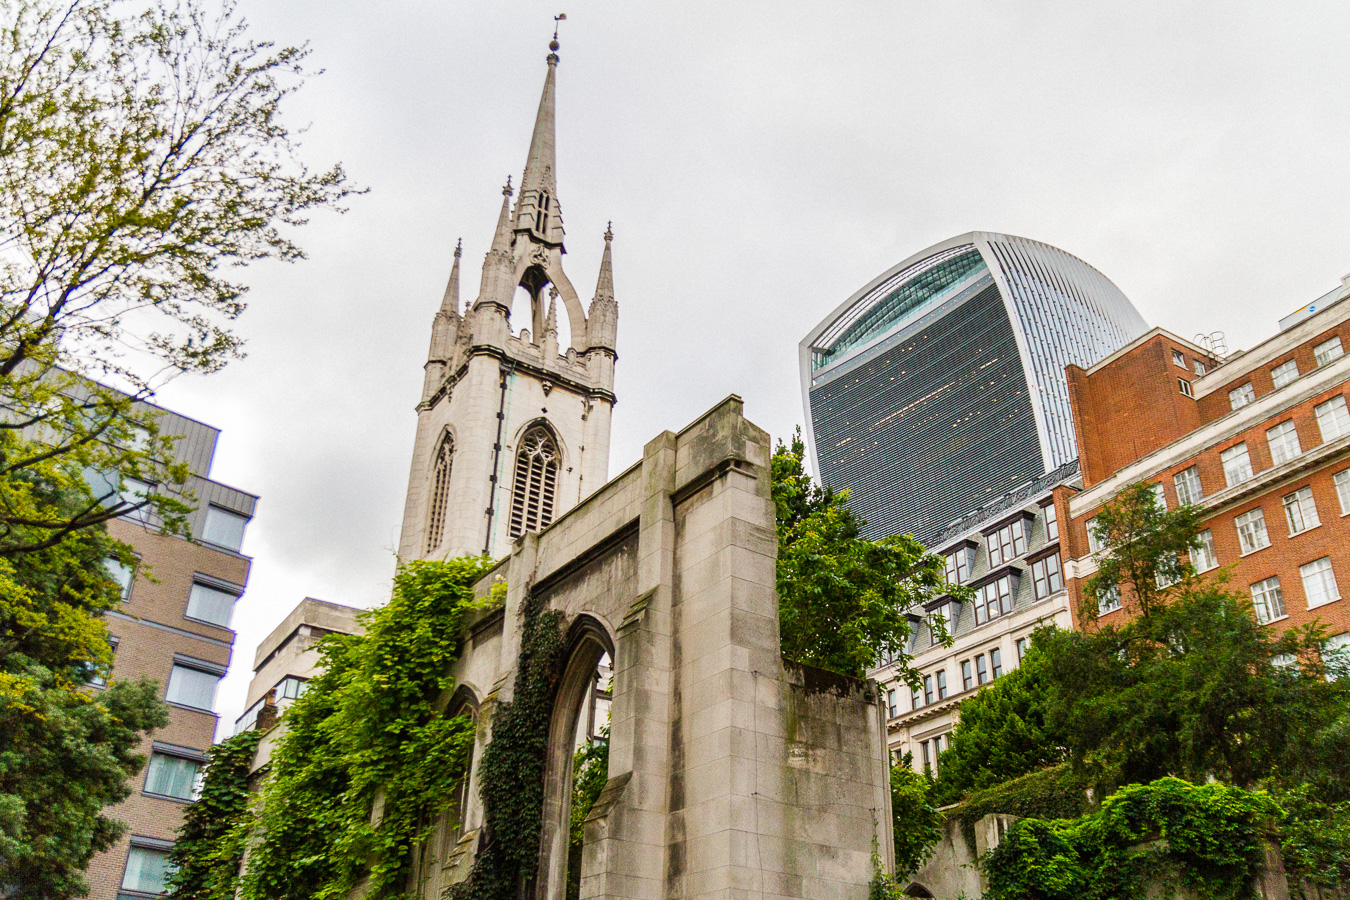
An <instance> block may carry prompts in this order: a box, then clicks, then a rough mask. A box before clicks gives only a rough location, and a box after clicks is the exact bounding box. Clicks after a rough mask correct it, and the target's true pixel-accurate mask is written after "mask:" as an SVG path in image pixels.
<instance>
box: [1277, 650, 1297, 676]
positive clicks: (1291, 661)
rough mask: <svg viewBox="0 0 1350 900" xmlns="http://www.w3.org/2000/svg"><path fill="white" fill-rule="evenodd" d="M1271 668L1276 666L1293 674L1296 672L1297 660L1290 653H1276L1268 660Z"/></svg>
mask: <svg viewBox="0 0 1350 900" xmlns="http://www.w3.org/2000/svg"><path fill="white" fill-rule="evenodd" d="M1270 664H1271V665H1272V666H1278V667H1280V668H1281V669H1289V670H1291V671H1293V672H1297V671H1298V659H1297V658H1296V657H1295V656H1294V654H1292V653H1276V654H1275V655H1274V656H1272V657H1271V658H1270Z"/></svg>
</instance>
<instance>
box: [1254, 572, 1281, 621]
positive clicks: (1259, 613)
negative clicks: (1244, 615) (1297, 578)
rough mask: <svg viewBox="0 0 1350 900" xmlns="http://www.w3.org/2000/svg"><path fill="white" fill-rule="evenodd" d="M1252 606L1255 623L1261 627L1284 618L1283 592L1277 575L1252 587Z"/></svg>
mask: <svg viewBox="0 0 1350 900" xmlns="http://www.w3.org/2000/svg"><path fill="white" fill-rule="evenodd" d="M1252 606H1254V607H1255V608H1256V621H1258V622H1260V623H1261V624H1262V625H1264V624H1266V623H1267V622H1274V621H1275V620H1276V619H1283V618H1284V592H1283V591H1281V590H1280V577H1279V576H1278V575H1272V576H1270V577H1269V578H1267V579H1266V580H1264V581H1258V582H1257V583H1256V584H1254V585H1252Z"/></svg>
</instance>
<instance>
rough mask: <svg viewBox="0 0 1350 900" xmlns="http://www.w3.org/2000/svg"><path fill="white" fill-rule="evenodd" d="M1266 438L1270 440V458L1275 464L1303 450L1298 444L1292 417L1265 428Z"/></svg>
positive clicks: (1291, 457)
mask: <svg viewBox="0 0 1350 900" xmlns="http://www.w3.org/2000/svg"><path fill="white" fill-rule="evenodd" d="M1266 440H1268V441H1270V458H1271V460H1272V461H1273V462H1274V463H1275V465H1277V466H1278V465H1279V464H1280V463H1282V462H1288V461H1289V460H1291V459H1293V458H1294V457H1296V456H1298V455H1299V454H1300V453H1302V452H1303V448H1302V447H1300V446H1299V444H1298V429H1296V428H1295V427H1294V420H1293V419H1290V420H1289V421H1287V422H1281V423H1280V424H1278V425H1276V426H1275V427H1274V428H1267V429H1266Z"/></svg>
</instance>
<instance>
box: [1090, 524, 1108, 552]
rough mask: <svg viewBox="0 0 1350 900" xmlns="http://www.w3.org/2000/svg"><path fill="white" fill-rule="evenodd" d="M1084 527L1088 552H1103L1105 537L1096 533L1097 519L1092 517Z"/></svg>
mask: <svg viewBox="0 0 1350 900" xmlns="http://www.w3.org/2000/svg"><path fill="white" fill-rule="evenodd" d="M1086 525H1087V539H1088V550H1089V551H1090V552H1092V553H1100V552H1101V551H1102V550H1105V549H1106V540H1105V537H1106V536H1105V535H1102V534H1099V533H1098V531H1097V517H1096V516H1093V517H1092V518H1091V519H1088V520H1087V522H1086Z"/></svg>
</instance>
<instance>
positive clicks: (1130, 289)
mask: <svg viewBox="0 0 1350 900" xmlns="http://www.w3.org/2000/svg"><path fill="white" fill-rule="evenodd" d="M561 2H562V0H555V2H554V3H553V4H551V5H541V4H539V3H534V2H513V3H510V4H505V3H500V4H498V3H466V2H453V3H451V2H430V0H428V2H423V3H411V2H394V0H383V2H379V3H374V2H365V3H358V2H348V0H322V2H319V0H242V2H241V3H240V8H241V10H242V11H243V13H244V15H245V16H246V17H247V18H248V20H249V21H250V23H251V24H252V27H253V34H254V36H255V37H265V38H270V39H274V40H276V41H278V42H283V43H300V42H305V41H308V42H309V44H310V46H311V48H312V50H313V55H312V57H311V61H312V63H313V64H314V65H315V66H316V67H318V68H322V69H324V70H326V71H325V72H324V74H322V75H321V76H318V77H316V78H314V79H312V80H311V81H310V82H309V83H308V84H307V85H306V86H305V88H304V89H303V90H302V91H301V92H300V94H299V95H297V96H296V97H295V98H294V102H293V103H292V104H291V107H290V109H289V114H290V117H291V121H292V122H293V123H296V124H303V123H311V128H310V131H309V133H308V135H307V136H306V138H305V142H304V148H305V157H306V159H307V160H309V161H310V162H311V163H312V164H313V165H315V166H323V165H325V164H328V163H330V162H332V161H334V160H341V161H342V162H343V163H344V165H345V166H346V167H347V170H348V171H349V173H350V174H351V176H352V177H353V178H354V179H355V180H356V181H357V182H359V183H361V184H363V185H366V186H368V187H369V188H370V193H369V194H368V195H366V196H362V197H358V198H356V199H355V200H354V201H353V202H352V204H351V211H350V212H349V213H347V214H346V215H344V216H337V215H330V214H320V215H316V216H315V217H314V219H313V222H312V224H311V225H310V226H309V227H308V228H306V229H305V230H304V231H303V232H302V234H301V237H300V242H301V243H302V244H303V245H304V247H305V248H306V249H307V251H308V253H309V259H308V260H307V261H304V262H301V263H298V264H294V265H289V266H287V265H280V264H277V265H264V266H257V267H255V268H254V269H252V270H251V271H250V273H249V277H248V280H249V282H250V283H251V285H252V293H251V294H250V303H251V307H250V309H249V311H248V312H247V313H246V314H245V316H244V318H243V319H242V320H241V321H240V323H239V330H240V332H241V333H242V334H243V336H244V337H245V338H246V339H247V341H248V354H249V355H248V358H246V359H244V360H242V361H240V362H237V363H234V364H232V365H231V366H230V367H229V368H228V369H227V370H226V371H225V372H223V373H221V374H219V375H215V376H210V377H203V378H196V379H182V380H180V381H177V382H174V383H173V384H171V385H169V386H168V387H167V388H166V389H164V390H163V391H162V392H161V394H160V396H159V400H160V402H161V403H162V404H163V405H165V406H168V407H170V408H172V409H175V410H178V411H180V412H182V413H184V414H187V415H190V416H193V417H195V418H198V419H201V420H203V421H206V422H208V423H210V424H212V425H215V426H217V427H219V428H221V429H223V434H222V436H221V440H220V444H219V446H218V448H217V452H216V458H215V467H214V470H213V472H212V475H213V477H214V478H216V479H217V480H219V481H224V482H226V483H227V484H231V485H234V486H236V487H239V488H242V489H244V490H248V491H251V492H253V493H256V494H259V495H260V496H261V498H262V499H261V502H260V504H259V506H258V514H257V518H256V519H255V520H254V522H253V524H252V525H251V526H250V528H249V533H248V536H247V539H246V541H245V545H244V549H245V552H247V553H248V554H249V555H251V556H252V557H253V558H254V565H253V573H252V577H251V579H250V582H249V588H248V593H247V594H246V595H245V597H244V599H243V601H242V602H241V604H240V607H239V609H238V611H237V613H236V616H235V626H236V628H237V630H238V632H239V638H238V642H237V644H236V651H235V659H234V665H233V666H232V669H231V673H230V676H229V677H228V678H227V680H226V682H225V685H224V687H223V688H222V691H221V697H220V702H219V709H220V712H221V717H222V722H223V723H224V725H225V729H227V728H228V727H230V726H232V724H233V721H234V718H235V717H236V716H237V715H238V714H239V712H240V711H241V709H242V705H243V695H244V690H245V687H246V685H247V682H248V679H249V677H250V675H251V671H250V669H251V666H252V661H253V651H254V648H255V647H256V645H257V643H258V641H259V640H260V639H261V638H262V637H263V636H264V635H265V634H266V633H267V632H268V631H269V630H271V629H272V628H273V627H274V626H275V625H276V624H277V623H278V622H279V621H280V620H281V619H282V618H283V617H284V616H285V614H286V613H287V612H289V611H290V609H291V608H292V607H294V605H295V604H296V603H297V602H299V601H300V599H301V598H303V597H305V596H314V597H319V598H322V599H325V600H331V601H335V602H339V603H346V604H351V605H355V606H370V605H374V604H376V603H378V602H380V601H381V600H382V599H384V598H385V597H386V596H387V594H388V588H389V581H390V576H391V574H392V572H393V566H394V555H393V554H394V551H393V548H394V546H395V544H396V542H397V532H398V527H399V520H400V516H401V512H402V507H403V497H404V491H405V488H406V484H407V478H408V464H409V455H410V452H411V446H412V438H413V431H414V426H415V415H414V411H413V406H414V404H415V403H416V402H417V400H418V399H419V391H420V388H421V383H422V363H423V362H424V360H425V358H426V349H427V343H428V337H429V333H430V331H429V329H430V323H431V317H432V315H433V313H434V311H435V309H436V307H437V304H438V302H439V300H440V296H441V292H442V290H443V289H444V285H445V280H446V276H447V274H448V271H449V266H450V260H451V254H452V251H453V248H454V245H455V240H456V239H457V238H459V237H463V239H464V265H465V269H464V288H465V290H464V294H465V296H464V297H463V299H464V300H465V301H466V302H471V301H472V299H473V296H474V294H475V293H476V288H477V284H478V278H479V272H480V268H481V265H482V259H483V255H484V253H486V251H487V249H488V245H489V243H490V239H491V236H492V230H493V226H494V224H495V217H496V213H497V209H498V207H499V204H500V202H501V193H500V188H501V185H502V183H503V182H504V181H505V179H506V176H507V175H511V176H512V177H513V180H514V181H515V182H516V183H518V182H519V179H520V173H521V170H522V169H523V167H524V162H525V152H526V148H527V144H528V140H529V133H530V127H531V123H532V121H533V116H534V111H535V107H536V104H537V103H538V97H539V90H540V87H541V85H542V83H543V77H544V71H545V66H544V56H545V54H546V53H547V46H546V45H547V42H548V39H549V36H550V34H551V30H552V16H553V15H554V14H556V13H558V12H562V11H565V12H566V13H567V15H568V21H567V22H565V23H564V24H563V26H562V32H561V35H560V38H561V41H562V49H561V56H562V62H561V65H560V67H559V73H558V185H559V195H560V196H559V199H560V201H561V203H562V211H563V218H564V223H565V226H566V229H567V248H568V255H567V257H566V260H565V267H566V269H567V272H568V274H569V276H570V278H571V280H572V282H573V283H574V284H575V285H576V287H577V290H578V292H579V293H580V294H581V295H582V296H583V298H589V297H590V295H591V293H592V291H593V290H594V285H595V276H596V271H597V268H598V266H599V259H600V250H601V247H602V241H601V235H602V233H603V232H604V230H605V224H606V222H607V221H609V220H611V219H612V220H613V222H614V233H615V235H616V237H615V241H614V282H615V291H616V294H617V298H618V302H619V362H618V367H617V377H616V382H617V385H616V391H617V394H618V397H619V402H618V405H617V407H616V409H615V414H614V432H613V444H612V451H611V457H610V472H611V473H614V472H618V471H620V470H622V469H623V468H624V467H625V466H627V465H628V464H630V463H632V462H634V461H635V460H636V459H637V458H638V457H639V455H640V453H641V448H642V445H643V444H644V443H645V442H646V441H647V440H649V439H651V438H652V437H653V436H655V435H656V434H657V433H658V432H660V431H662V430H664V429H667V428H669V429H678V428H679V427H681V426H683V425H684V424H686V423H687V422H688V421H689V420H691V419H693V418H694V417H696V416H697V415H699V414H700V413H701V412H703V411H704V410H706V409H707V408H709V407H710V406H712V405H713V404H715V403H716V402H717V401H718V400H720V399H721V398H722V397H724V396H726V395H727V394H729V393H732V392H735V393H738V394H740V395H741V396H742V397H744V398H745V407H746V414H747V415H748V416H749V417H750V418H751V419H752V420H753V421H755V422H756V423H757V424H759V425H761V426H763V427H765V428H767V429H768V430H769V431H770V432H771V433H772V434H774V435H775V436H781V435H784V434H786V433H787V432H789V431H790V429H791V428H792V427H793V426H794V425H796V424H797V423H799V422H801V420H802V415H803V414H802V409H801V400H800V393H799V389H798V374H797V370H796V347H797V342H798V341H799V340H801V338H802V337H803V336H804V335H805V334H806V332H807V331H808V330H810V328H811V327H812V326H813V325H815V324H816V323H817V322H818V321H819V320H820V319H821V318H822V317H823V316H824V315H825V314H826V313H827V312H829V311H830V310H831V309H833V308H834V307H835V306H836V305H838V304H839V303H840V302H842V301H843V300H844V299H846V298H847V297H848V296H849V295H850V294H852V293H853V292H854V291H855V290H857V289H858V288H860V287H861V286H862V285H863V284H864V283H866V282H867V281H869V280H870V279H871V278H873V277H875V276H876V275H878V274H880V273H881V272H882V271H884V270H885V269H887V268H889V267H890V266H892V265H894V264H895V263H897V262H899V261H900V260H901V259H903V258H905V257H907V256H909V255H911V254H913V253H915V252H918V251H919V250H922V249H924V248H925V247H928V246H929V245H931V244H934V243H936V242H938V241H941V240H943V239H945V238H948V237H951V236H953V235H955V234H959V233H961V232H965V231H971V230H989V231H1002V232H1007V233H1011V234H1017V235H1022V236H1025V237H1029V238H1034V239H1037V240H1041V241H1045V242H1047V243H1050V244H1054V245H1056V246H1058V247H1061V248H1063V249H1065V250H1067V251H1068V252H1070V253H1073V254H1076V255H1077V256H1080V257H1081V258H1083V259H1084V260H1086V261H1088V262H1089V263H1091V264H1092V265H1094V266H1096V267H1097V268H1098V269H1100V270H1101V271H1102V272H1104V273H1105V274H1106V275H1107V277H1109V278H1111V279H1112V280H1113V281H1114V282H1115V283H1116V284H1117V285H1119V286H1120V288H1121V289H1122V290H1123V291H1124V292H1125V294H1126V295H1127V296H1128V297H1130V298H1131V299H1132V300H1133V301H1134V303H1135V305H1136V306H1137V307H1138V308H1139V310H1140V312H1141V313H1143V315H1144V318H1145V319H1146V320H1147V321H1148V322H1149V323H1150V324H1154V325H1160V326H1162V327H1164V328H1167V329H1169V330H1171V331H1173V332H1175V333H1177V334H1180V335H1182V336H1186V337H1189V336H1192V335H1194V334H1196V333H1197V332H1211V331H1216V330H1218V331H1223V332H1225V333H1226V335H1227V339H1228V344H1229V347H1230V348H1234V349H1235V348H1239V347H1250V346H1251V345H1253V344H1254V343H1256V342H1258V341H1260V340H1262V339H1264V338H1265V337H1268V336H1269V335H1270V334H1271V333H1273V331H1274V329H1275V327H1276V320H1277V319H1278V318H1279V317H1280V316H1282V315H1285V314H1287V313H1289V312H1291V311H1292V310H1294V309H1296V308H1298V307H1299V306H1301V305H1303V304H1304V303H1306V302H1308V301H1309V300H1311V299H1313V298H1314V297H1316V296H1318V295H1320V294H1322V293H1325V292H1326V291H1328V290H1330V289H1331V288H1333V287H1334V286H1336V284H1337V283H1338V282H1339V280H1340V277H1341V276H1342V275H1344V274H1346V273H1347V272H1350V240H1347V236H1348V234H1350V216H1348V215H1347V210H1348V209H1350V205H1348V204H1347V195H1348V194H1350V165H1347V161H1346V160H1347V150H1348V149H1350V54H1347V53H1346V52H1345V49H1344V48H1345V46H1346V40H1347V38H1350V5H1348V4H1346V3H1344V0H1340V2H1326V3H1321V4H1318V3H1296V2H1284V3H1279V4H1275V3H1254V2H1253V3H1240V2H1231V0H1226V2H1212V3H1188V2H1178V0H1164V2H1132V3H1126V4H1121V3H1114V4H1095V3H1093V4H1089V3H1082V2H1080V0H1075V2H1061V3H1051V2H1008V0H1004V2H985V3H957V2H950V0H947V2H941V3H938V2H928V3H914V2H903V3H901V2H886V3H882V2H876V0H873V2H867V3H844V2H837V0H836V2H832V3H829V4H819V3H817V4H792V3H784V2H776V3H772V4H770V3H758V4H757V3H726V2H707V3H678V4H660V5H657V4H655V3H634V2H629V3H615V2H611V3H581V2H575V0H567V2H566V4H565V5H563V6H558V4H559V3H561ZM555 7H557V8H555ZM225 729H223V730H225ZM225 733H228V731H227V730H225Z"/></svg>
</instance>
